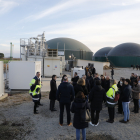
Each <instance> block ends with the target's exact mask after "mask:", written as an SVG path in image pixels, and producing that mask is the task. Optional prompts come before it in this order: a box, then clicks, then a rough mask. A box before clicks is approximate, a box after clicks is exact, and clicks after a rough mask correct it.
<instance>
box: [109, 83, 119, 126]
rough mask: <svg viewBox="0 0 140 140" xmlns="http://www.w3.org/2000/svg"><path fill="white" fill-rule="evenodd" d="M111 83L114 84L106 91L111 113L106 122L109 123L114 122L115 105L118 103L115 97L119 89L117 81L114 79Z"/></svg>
mask: <svg viewBox="0 0 140 140" xmlns="http://www.w3.org/2000/svg"><path fill="white" fill-rule="evenodd" d="M111 84H112V85H111V86H110V87H111V88H110V89H109V90H108V91H107V93H106V97H107V101H106V104H107V107H108V113H109V119H108V120H107V121H106V122H108V123H113V122H114V115H115V105H116V102H115V101H114V98H115V93H116V92H117V91H118V87H117V85H116V81H115V80H114V81H113V83H111Z"/></svg>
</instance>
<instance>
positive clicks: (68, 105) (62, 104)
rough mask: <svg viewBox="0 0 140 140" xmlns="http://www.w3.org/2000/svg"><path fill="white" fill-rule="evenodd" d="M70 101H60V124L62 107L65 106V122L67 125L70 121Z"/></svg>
mask: <svg viewBox="0 0 140 140" xmlns="http://www.w3.org/2000/svg"><path fill="white" fill-rule="evenodd" d="M70 105H71V104H70V103H60V124H63V113H64V107H66V112H67V124H68V125H69V124H70V122H71V115H70Z"/></svg>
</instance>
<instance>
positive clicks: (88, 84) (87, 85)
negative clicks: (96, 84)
mask: <svg viewBox="0 0 140 140" xmlns="http://www.w3.org/2000/svg"><path fill="white" fill-rule="evenodd" d="M82 78H83V79H84V80H85V82H86V88H87V90H88V93H89V92H90V83H89V81H88V80H87V78H86V75H83V76H82Z"/></svg>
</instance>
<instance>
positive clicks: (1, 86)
mask: <svg viewBox="0 0 140 140" xmlns="http://www.w3.org/2000/svg"><path fill="white" fill-rule="evenodd" d="M3 95H4V77H3V61H0V97H1V96H3Z"/></svg>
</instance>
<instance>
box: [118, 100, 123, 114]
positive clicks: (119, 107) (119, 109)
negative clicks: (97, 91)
mask: <svg viewBox="0 0 140 140" xmlns="http://www.w3.org/2000/svg"><path fill="white" fill-rule="evenodd" d="M118 112H119V113H121V114H122V113H123V107H122V101H118Z"/></svg>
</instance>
